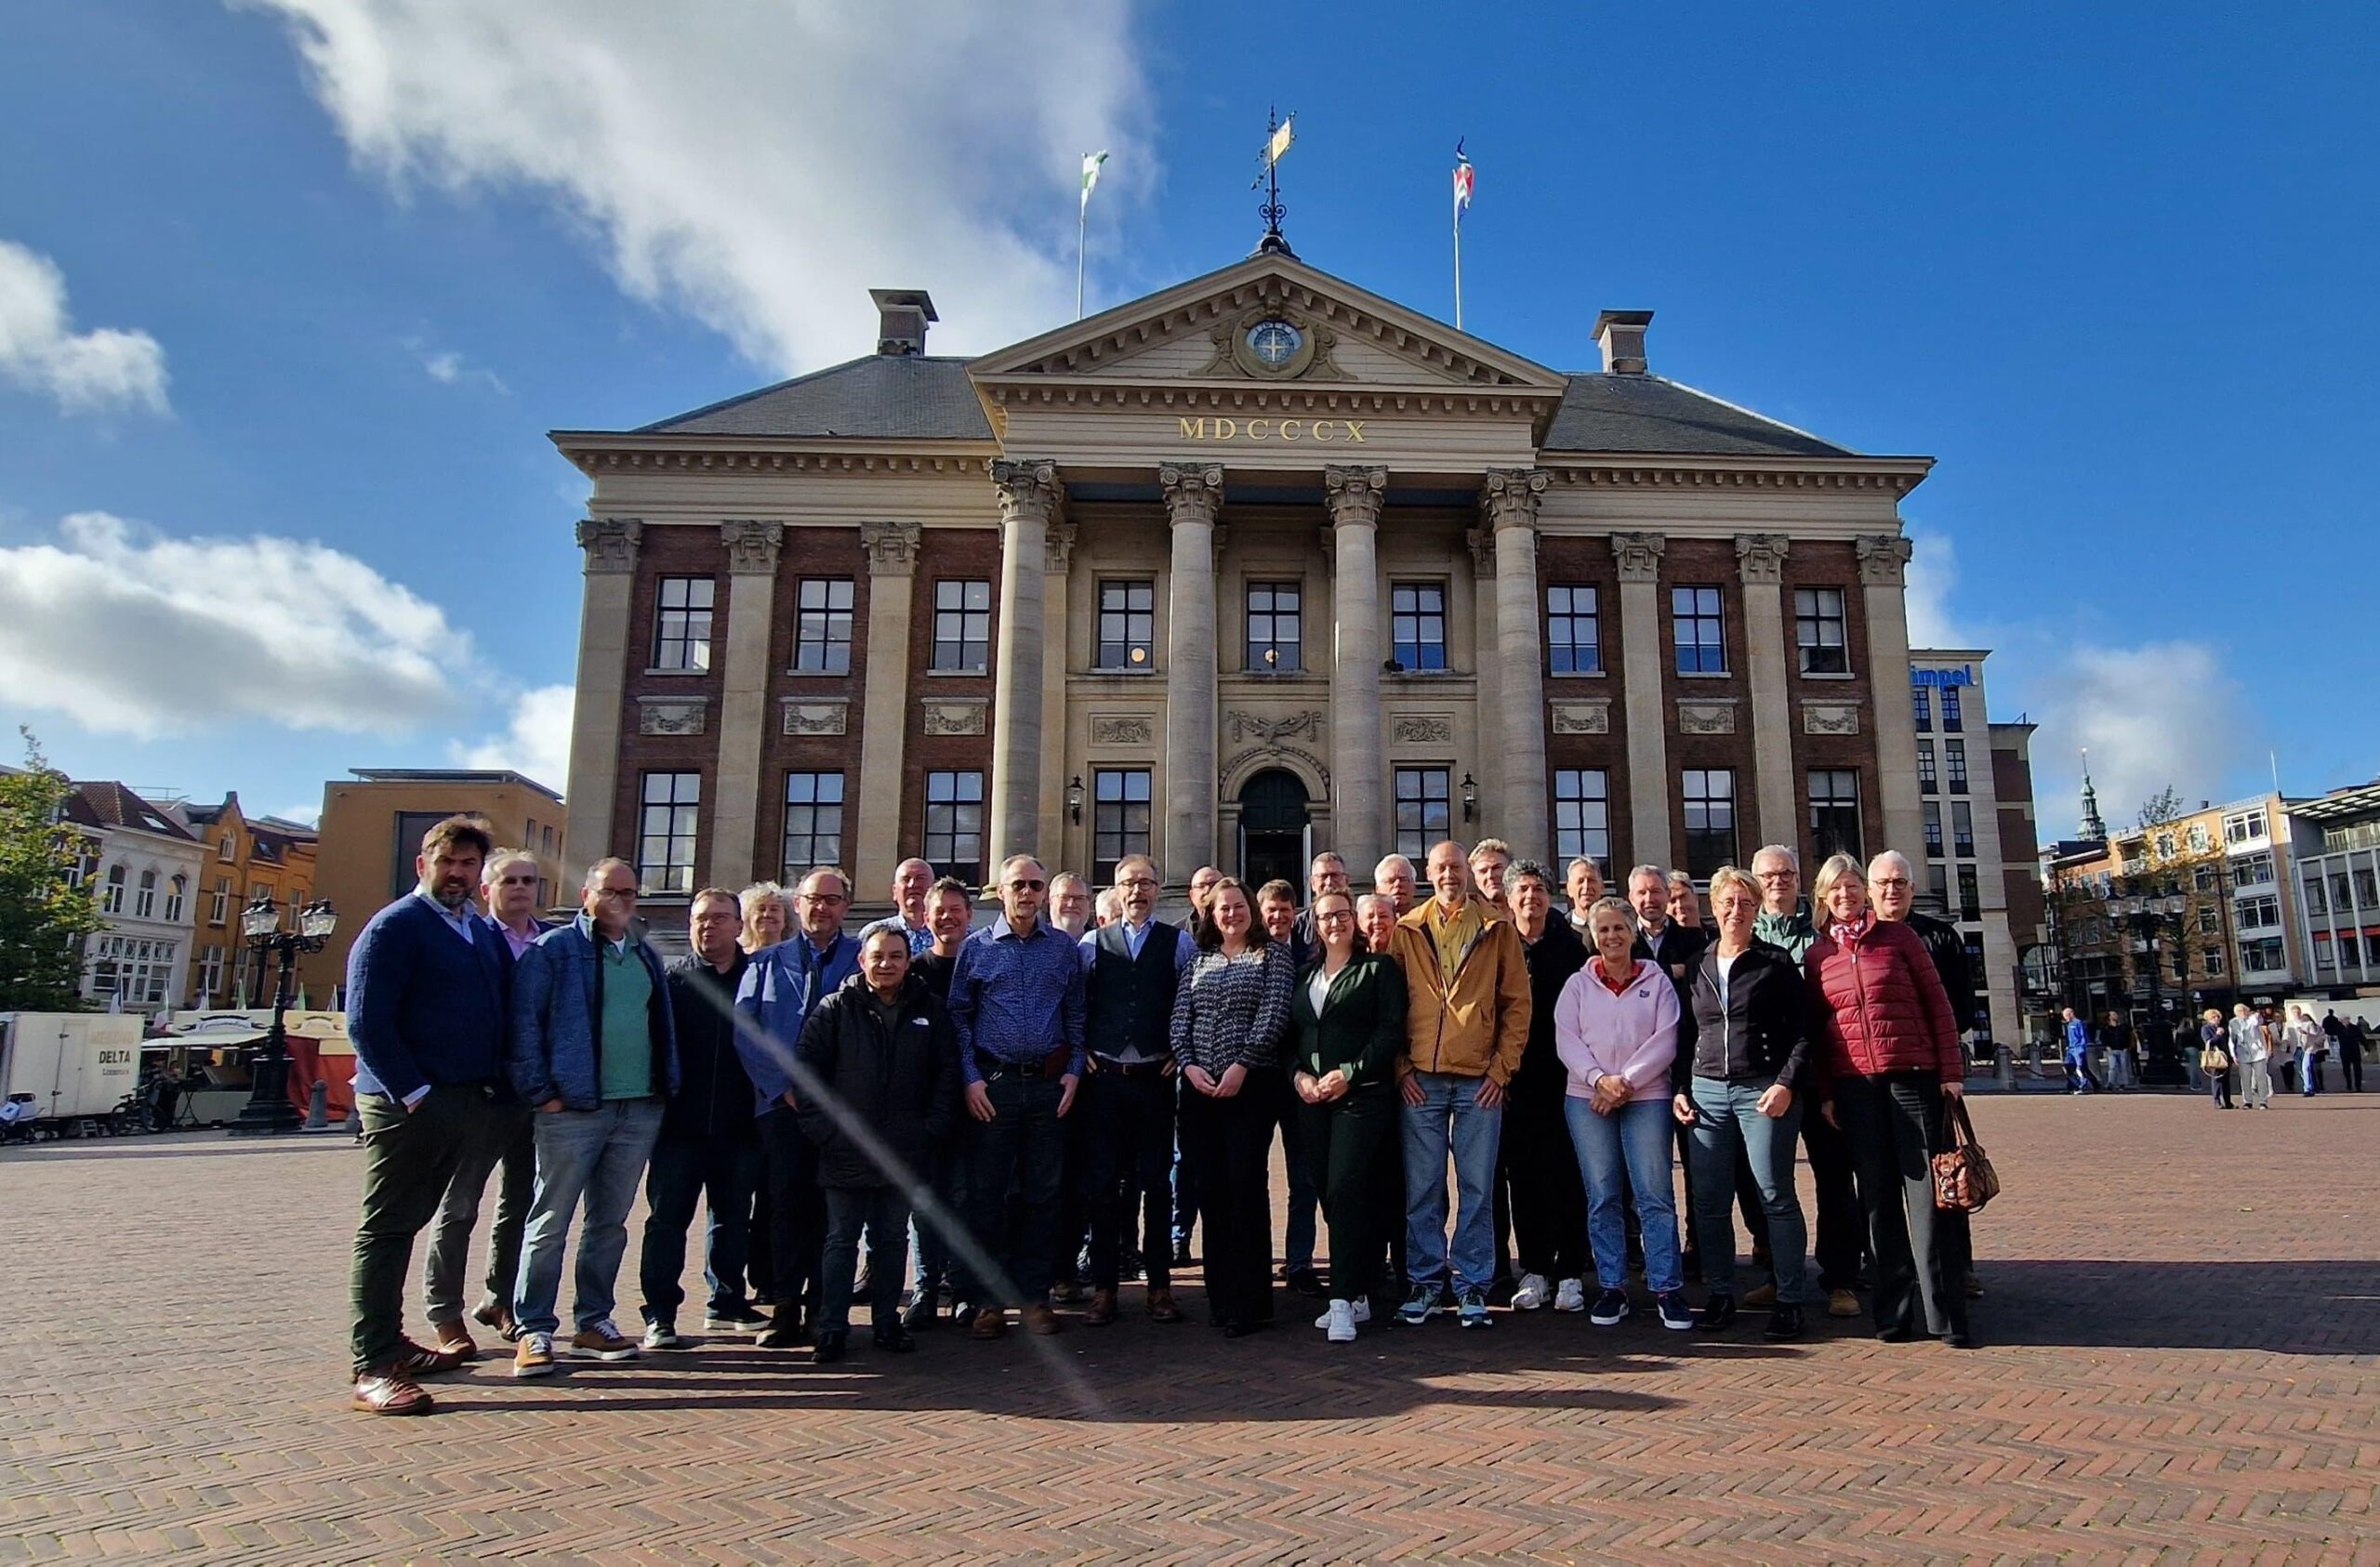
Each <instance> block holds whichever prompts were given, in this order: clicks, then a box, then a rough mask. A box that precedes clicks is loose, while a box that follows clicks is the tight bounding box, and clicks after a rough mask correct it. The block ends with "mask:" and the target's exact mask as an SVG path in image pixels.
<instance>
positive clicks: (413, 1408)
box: [352, 1367, 436, 1415]
mask: <svg viewBox="0 0 2380 1567" xmlns="http://www.w3.org/2000/svg"><path fill="white" fill-rule="evenodd" d="M352 1407H354V1408H355V1409H356V1410H358V1411H360V1412H361V1413H363V1414H365V1415H427V1414H429V1413H430V1410H431V1409H432V1408H434V1407H436V1406H435V1405H434V1404H432V1403H431V1402H430V1395H429V1394H428V1393H425V1392H423V1391H422V1390H421V1389H420V1388H419V1387H417V1386H416V1385H415V1384H414V1383H413V1382H412V1381H411V1380H410V1379H409V1378H406V1377H403V1376H397V1375H396V1374H395V1372H394V1371H393V1370H391V1369H390V1368H387V1367H383V1368H382V1369H380V1370H378V1371H369V1372H365V1373H364V1375H363V1376H359V1377H357V1378H356V1379H355V1398H354V1401H353V1404H352Z"/></svg>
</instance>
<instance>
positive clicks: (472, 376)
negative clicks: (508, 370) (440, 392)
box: [414, 343, 512, 394]
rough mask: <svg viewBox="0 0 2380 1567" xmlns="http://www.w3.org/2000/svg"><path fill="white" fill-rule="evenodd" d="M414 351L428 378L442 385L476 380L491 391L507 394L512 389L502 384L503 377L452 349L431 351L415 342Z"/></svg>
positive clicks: (455, 384) (446, 385)
mask: <svg viewBox="0 0 2380 1567" xmlns="http://www.w3.org/2000/svg"><path fill="white" fill-rule="evenodd" d="M414 352H416V353H417V354H419V355H420V356H421V367H422V368H423V369H424V370H426V371H428V372H429V373H430V379H431V380H433V381H435V382H437V383H438V384H439V385H440V386H442V387H452V386H457V385H460V384H461V383H463V382H465V381H477V382H478V383H480V384H481V385H482V386H483V387H486V388H488V389H489V390H491V391H496V392H503V393H507V394H509V393H510V391H511V390H512V388H510V387H508V386H506V385H505V384H504V377H502V376H501V375H497V374H496V372H495V371H493V370H488V369H483V368H482V367H481V366H479V365H476V364H467V363H465V362H463V356H462V355H461V354H459V353H456V351H455V350H454V349H437V350H435V351H432V350H430V349H423V348H422V347H421V346H420V345H419V344H418V343H417V344H415V345H414Z"/></svg>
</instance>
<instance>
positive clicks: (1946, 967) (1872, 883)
mask: <svg viewBox="0 0 2380 1567" xmlns="http://www.w3.org/2000/svg"><path fill="white" fill-rule="evenodd" d="M1916 878H1917V868H1916V867H1915V866H1914V865H1911V863H1909V856H1908V855H1906V854H1903V853H1902V852H1900V850H1898V849H1885V850H1884V852H1883V853H1882V854H1879V855H1877V856H1876V857H1875V858H1874V859H1873V860H1871V861H1869V862H1868V901H1869V902H1871V903H1873V904H1874V905H1875V906H1876V917H1877V918H1878V919H1890V920H1900V921H1904V922H1906V923H1907V924H1908V926H1909V928H1911V930H1914V931H1916V932H1917V934H1918V937H1919V939H1920V940H1922V941H1924V943H1925V954H1926V955H1927V956H1928V957H1931V958H1932V959H1933V960H1934V972H1935V974H1936V975H1937V977H1939V978H1940V980H1941V981H1942V990H1943V994H1946V995H1948V996H1949V997H1950V1012H1951V1014H1952V1015H1953V1016H1954V1017H1956V1018H1957V1019H1958V1021H1959V1027H1960V1029H1961V1031H1962V1033H1964V1030H1965V1028H1966V1026H1967V1025H1968V1023H1969V1022H1970V1021H1972V1020H1973V1019H1974V1017H1975V979H1974V976H1973V975H1971V974H1970V973H1969V972H1968V971H1967V944H1966V939H1965V938H1964V937H1963V936H1961V935H1960V934H1959V928H1958V927H1957V926H1955V925H1952V924H1951V923H1950V921H1949V920H1947V919H1937V918H1935V917H1934V916H1933V915H1929V914H1920V913H1919V912H1918V910H1917V879H1916ZM1805 1119H1807V1117H1805ZM1935 1223H1936V1224H1937V1226H1938V1227H1939V1230H1938V1232H1939V1233H1940V1234H1941V1236H1942V1268H1943V1271H1945V1272H1946V1273H1947V1272H1952V1271H1955V1272H1956V1273H1957V1274H1958V1275H1959V1281H1960V1287H1961V1289H1962V1290H1964V1292H1965V1293H1966V1294H1967V1295H1968V1296H1969V1297H1975V1296H1979V1295H1981V1294H1982V1293H1983V1281H1982V1280H1981V1279H1979V1278H1977V1276H1976V1271H1975V1232H1974V1230H1973V1228H1972V1227H1971V1225H1970V1223H1969V1220H1968V1215H1967V1213H1966V1210H1965V1209H1964V1208H1947V1209H1943V1210H1940V1211H1938V1212H1937V1213H1936V1215H1935Z"/></svg>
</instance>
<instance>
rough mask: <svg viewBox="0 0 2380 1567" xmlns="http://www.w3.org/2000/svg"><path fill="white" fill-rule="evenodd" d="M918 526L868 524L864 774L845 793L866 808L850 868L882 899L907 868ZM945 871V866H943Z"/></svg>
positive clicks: (864, 542) (863, 532) (849, 801)
mask: <svg viewBox="0 0 2380 1567" xmlns="http://www.w3.org/2000/svg"><path fill="white" fill-rule="evenodd" d="M924 532H925V530H924V528H922V527H921V526H920V525H919V524H918V523H915V522H863V523H861V524H860V525H859V542H860V547H861V548H863V549H864V550H866V552H867V665H866V668H865V669H864V670H863V671H862V672H861V675H862V683H861V687H860V693H861V694H860V704H861V708H862V712H861V717H860V731H859V773H858V776H857V777H855V778H853V779H852V780H851V782H850V784H849V785H847V786H846V787H845V789H844V791H843V798H844V801H845V805H844V809H845V810H850V809H851V808H852V807H853V806H854V805H856V806H857V807H858V808H859V836H858V837H857V838H856V839H855V840H854V849H853V856H852V861H851V863H850V864H849V866H847V867H846V868H847V869H849V870H850V872H851V873H852V875H853V876H854V877H856V878H857V879H858V882H859V886H860V889H861V893H860V895H861V896H863V897H867V898H873V897H876V896H878V894H879V889H882V888H885V887H889V886H891V885H892V882H893V866H895V865H897V864H899V863H901V752H902V749H903V747H904V746H905V745H906V744H907V740H908V727H909V621H910V606H911V604H912V603H913V602H914V601H915V599H914V596H915V592H916V587H917V575H918V541H919V538H920V537H922V536H923V534H924ZM936 868H937V869H939V868H940V867H936Z"/></svg>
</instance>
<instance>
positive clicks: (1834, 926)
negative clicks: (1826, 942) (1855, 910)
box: [1826, 909, 1876, 947]
mask: <svg viewBox="0 0 2380 1567" xmlns="http://www.w3.org/2000/svg"><path fill="white" fill-rule="evenodd" d="M1875 927H1876V911H1875V910H1873V909H1862V910H1860V911H1859V917H1858V919H1855V920H1853V921H1852V922H1851V923H1850V924H1848V925H1845V923H1844V922H1843V921H1841V920H1839V919H1830V920H1828V921H1827V922H1826V933H1827V935H1828V936H1829V937H1830V938H1831V940H1832V941H1833V942H1834V944H1835V945H1837V946H1839V947H1847V946H1849V945H1850V944H1851V943H1852V942H1856V941H1858V939H1859V938H1860V937H1862V936H1865V935H1866V934H1867V933H1868V932H1869V931H1871V930H1872V929H1874V928H1875Z"/></svg>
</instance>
